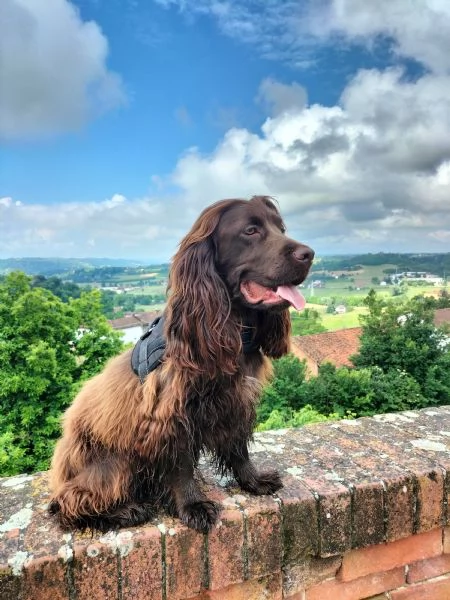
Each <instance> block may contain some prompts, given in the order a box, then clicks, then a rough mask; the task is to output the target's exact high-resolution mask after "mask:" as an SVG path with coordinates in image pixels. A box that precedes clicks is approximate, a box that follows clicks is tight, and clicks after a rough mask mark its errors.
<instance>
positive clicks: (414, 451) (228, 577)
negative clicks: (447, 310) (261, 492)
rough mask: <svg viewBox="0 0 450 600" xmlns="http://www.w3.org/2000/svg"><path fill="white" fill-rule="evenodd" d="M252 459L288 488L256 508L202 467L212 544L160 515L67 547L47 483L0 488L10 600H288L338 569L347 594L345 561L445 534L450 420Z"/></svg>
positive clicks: (7, 482)
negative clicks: (211, 508)
mask: <svg viewBox="0 0 450 600" xmlns="http://www.w3.org/2000/svg"><path fill="white" fill-rule="evenodd" d="M252 456H253V459H254V460H255V462H256V463H257V464H258V466H259V467H274V466H276V467H277V468H278V469H279V470H280V472H281V473H282V476H283V481H284V488H283V489H282V490H280V492H279V493H278V494H277V495H276V496H274V497H260V498H256V497H251V496H249V495H247V494H243V493H242V492H241V491H240V490H239V488H237V487H233V482H232V481H228V480H223V479H217V478H216V477H215V475H214V474H213V472H212V471H211V469H210V468H209V466H207V465H206V464H205V465H202V471H203V474H204V477H205V486H206V487H207V488H208V490H207V492H208V493H209V495H210V496H211V497H213V498H214V499H216V500H219V501H220V502H221V503H222V505H223V507H224V510H223V512H222V515H221V521H220V523H219V525H218V526H217V527H216V528H215V529H214V530H213V531H212V532H211V534H209V535H208V536H204V535H201V534H197V533H195V532H193V531H191V530H189V529H187V528H186V527H184V526H183V525H181V524H180V523H179V522H178V521H177V520H174V519H170V518H167V517H165V516H164V515H161V516H160V518H158V519H155V520H154V521H153V522H151V523H149V524H148V525H147V526H146V527H140V528H133V529H129V530H121V531H119V532H117V533H109V534H106V535H104V536H100V537H95V536H94V537H92V536H90V535H86V534H84V535H81V534H79V533H74V534H67V533H66V534H65V533H63V532H61V531H60V530H59V529H58V528H57V527H56V526H55V524H54V522H53V521H52V520H51V519H50V518H49V517H48V516H47V514H46V512H45V508H46V503H47V497H48V496H47V474H46V473H38V474H36V475H24V476H17V477H11V478H5V479H0V596H1V598H4V599H5V600H12V599H14V600H16V599H19V598H20V599H21V600H41V599H42V600H44V599H45V600H48V599H49V598H51V599H52V600H59V599H64V600H66V599H69V600H72V599H77V600H79V599H84V598H86V599H92V598H96V599H97V598H105V599H106V598H108V599H109V598H118V599H120V600H125V599H131V598H133V599H135V598H142V599H143V600H144V599H146V600H152V599H153V598H155V599H156V598H158V599H162V600H166V599H167V600H169V599H170V600H172V599H173V600H176V599H180V600H182V599H183V600H184V599H189V598H199V599H200V598H216V597H217V598H225V597H226V598H228V597H229V598H241V597H242V598H244V597H246V598H260V597H261V598H262V597H265V598H266V597H267V598H282V597H290V596H291V595H292V594H295V595H296V594H297V593H300V592H298V590H300V589H303V587H302V586H307V585H315V584H317V585H318V584H319V583H320V581H321V580H322V579H326V578H328V577H330V576H331V575H335V574H336V572H337V571H338V569H339V568H340V567H341V563H342V557H343V556H345V561H344V565H343V566H342V568H341V570H340V581H341V582H345V580H346V579H348V578H351V577H353V576H352V575H348V573H351V572H352V571H351V568H350V566H349V565H351V559H350V558H348V556H349V554H348V553H349V551H350V550H355V549H362V548H367V547H369V546H374V548H373V551H374V555H376V551H377V550H376V546H378V547H380V548H383V545H385V543H386V542H387V543H389V542H394V541H397V540H401V539H404V538H408V537H410V536H413V534H423V533H425V532H428V531H433V530H442V529H443V528H444V527H445V526H446V525H447V519H448V515H447V505H448V497H449V492H450V481H449V476H448V475H447V472H448V471H450V407H440V408H433V409H431V408H430V409H425V410H421V411H408V412H404V413H398V414H390V415H382V416H378V417H374V418H363V419H357V420H354V421H338V422H334V423H320V424H316V425H312V426H308V427H304V428H302V429H292V430H280V431H271V432H265V433H258V434H256V435H255V441H254V444H253V445H252ZM436 535H438V536H439V535H440V534H438V533H437V532H436ZM441 537H442V536H441ZM418 539H419V538H418ZM445 545H447V546H450V543H449V542H448V541H447V538H446V539H445V541H444V546H445ZM361 551H362V550H361ZM367 551H368V550H367ZM441 551H442V550H441ZM443 551H444V552H450V547H445V548H444V550H443ZM362 552H363V551H362ZM414 552H415V551H411V557H412V558H411V560H415V561H417V560H418V558H421V556H419V557H418V556H416V555H415V554H414ZM367 556H368V558H367V566H366V567H365V570H363V571H362V572H361V574H360V576H363V577H370V576H371V575H370V573H369V572H370V564H371V558H370V554H367ZM430 556H431V555H430ZM432 556H434V555H433V554H432ZM423 558H426V557H423ZM365 564H366V563H365ZM402 564H403V563H402ZM446 564H447V563H446ZM392 568H393V567H392ZM396 573H397V572H396ZM396 577H397V575H396ZM350 583H351V582H350ZM330 585H331V584H330ZM336 585H338V584H336ZM339 585H344V583H339ZM348 585H350V584H348ZM241 588H242V590H244V591H242V592H241V591H239V590H240V589H241ZM305 589H306V588H305ZM206 590H208V591H206ZM225 590H228V591H225ZM233 590H234V591H233ZM236 590H238V591H236ZM245 590H246V591H245ZM258 590H259V591H258ZM261 590H263V591H261ZM301 593H303V592H301ZM241 594H244V595H241ZM263 594H264V595H263ZM267 594H269V595H267Z"/></svg>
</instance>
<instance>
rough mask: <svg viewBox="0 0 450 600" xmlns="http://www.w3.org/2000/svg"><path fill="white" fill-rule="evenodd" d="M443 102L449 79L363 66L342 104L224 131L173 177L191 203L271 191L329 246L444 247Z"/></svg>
mask: <svg viewBox="0 0 450 600" xmlns="http://www.w3.org/2000/svg"><path fill="white" fill-rule="evenodd" d="M449 98H450V77H448V76H443V75H431V74H430V75H426V76H424V77H422V78H421V79H419V80H418V81H416V82H411V81H407V80H406V79H404V77H403V73H402V71H401V70H399V69H393V70H386V71H384V72H383V71H378V70H368V71H360V72H359V73H358V74H357V75H356V76H355V77H354V79H353V80H351V81H350V82H349V84H348V86H347V88H346V89H345V90H344V92H343V94H342V98H341V102H340V103H339V105H337V106H332V107H325V106H320V105H312V106H306V107H303V108H302V107H298V108H292V109H290V110H289V111H287V112H281V113H280V114H277V115H276V116H274V117H271V118H268V119H267V120H266V121H265V123H264V124H263V126H262V129H261V132H260V134H259V135H257V134H254V133H252V132H250V131H248V130H247V129H243V128H241V129H237V128H235V129H231V130H229V131H228V132H227V134H226V135H225V137H224V138H223V140H222V141H221V142H220V143H219V144H218V146H217V147H216V149H215V150H214V152H213V153H212V154H211V155H208V156H203V155H201V154H200V153H199V152H198V150H196V149H195V148H194V149H191V150H190V151H189V152H188V153H187V154H186V155H185V156H183V157H182V158H181V159H180V160H179V162H178V164H177V167H176V169H175V171H174V174H173V181H174V183H175V184H177V185H178V186H179V187H180V188H181V189H182V190H183V193H184V195H185V197H186V198H187V200H188V202H189V204H190V205H192V206H197V207H198V208H200V207H201V206H203V205H204V204H206V203H208V201H211V200H212V199H216V198H218V197H233V196H236V195H238V196H249V195H252V194H254V193H267V194H271V195H274V196H276V197H277V198H278V199H279V201H280V205H281V208H282V209H283V212H284V213H285V214H286V215H287V222H288V225H290V226H291V229H292V230H293V232H294V233H295V234H296V235H298V236H301V237H306V238H307V239H308V241H310V242H311V243H313V245H314V244H315V245H317V246H318V247H319V248H322V249H323V250H325V251H328V252H332V251H336V250H338V251H341V250H342V251H344V250H346V251H350V250H355V248H358V247H361V249H365V250H382V249H388V248H390V249H401V248H408V249H409V250H414V249H421V250H422V251H424V250H427V249H430V248H431V247H432V248H433V249H434V250H436V251H439V250H440V251H445V250H447V249H448V248H446V246H445V244H446V243H447V244H448V238H447V236H446V235H445V231H447V229H448V230H449V231H450V213H449V210H448V207H449V204H450V101H449ZM443 232H444V233H443ZM333 244H338V246H337V247H333Z"/></svg>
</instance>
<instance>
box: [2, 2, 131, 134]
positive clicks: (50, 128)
mask: <svg viewBox="0 0 450 600" xmlns="http://www.w3.org/2000/svg"><path fill="white" fill-rule="evenodd" d="M2 17H3V18H2V25H1V26H0V87H1V95H0V138H3V139H6V140H11V139H23V138H25V139H28V138H35V137H39V136H43V135H44V136H45V135H49V134H56V133H60V132H66V131H73V130H76V129H78V128H79V127H80V126H82V125H83V124H84V123H85V122H86V121H87V120H88V119H89V118H90V117H92V116H96V115H98V114H99V113H102V112H104V111H107V110H110V109H111V108H114V107H117V106H120V105H121V104H123V102H124V101H125V92H124V89H123V84H122V81H121V79H120V76H119V75H117V74H116V73H114V72H112V71H110V70H109V69H108V68H107V65H106V59H107V55H108V41H107V39H106V38H105V36H104V35H103V33H102V32H101V30H100V28H99V26H98V25H97V24H96V23H94V22H92V21H90V22H83V21H82V20H81V18H80V15H79V13H78V11H77V10H76V9H75V7H74V6H73V5H72V4H71V3H70V2H69V1H68V0H46V1H45V2H35V1H34V0H3V1H2Z"/></svg>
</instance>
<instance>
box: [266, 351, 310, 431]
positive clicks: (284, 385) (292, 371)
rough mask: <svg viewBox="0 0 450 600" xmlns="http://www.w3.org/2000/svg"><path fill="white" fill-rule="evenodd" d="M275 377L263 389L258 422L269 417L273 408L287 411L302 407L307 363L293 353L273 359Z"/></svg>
mask: <svg viewBox="0 0 450 600" xmlns="http://www.w3.org/2000/svg"><path fill="white" fill-rule="evenodd" d="M273 368H274V377H273V379H272V381H271V382H270V383H269V385H267V386H266V388H265V389H264V390H263V393H262V396H261V400H260V403H259V405H258V409H257V416H258V422H259V423H262V422H263V421H266V419H268V418H269V416H270V414H271V412H272V411H273V410H275V409H276V410H279V411H280V412H282V413H283V412H286V411H289V410H296V409H298V408H301V406H302V405H303V403H302V396H301V386H302V383H303V381H304V380H305V375H306V363H305V362H304V361H300V360H299V359H298V358H297V357H296V356H294V355H293V354H288V355H286V356H283V357H282V358H278V359H277V360H274V361H273Z"/></svg>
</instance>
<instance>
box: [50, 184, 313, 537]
mask: <svg viewBox="0 0 450 600" xmlns="http://www.w3.org/2000/svg"><path fill="white" fill-rule="evenodd" d="M313 256H314V252H313V251H312V250H311V249H310V248H308V247H307V246H304V245H303V244H300V243H299V242H296V241H294V240H292V239H290V238H288V237H287V236H286V235H285V229H284V225H283V222H282V219H281V217H280V214H279V212H278V210H277V207H276V206H275V204H274V203H273V201H272V200H271V199H270V198H268V197H263V196H257V197H254V198H252V199H251V200H249V201H246V200H223V201H220V202H217V203H216V204H213V205H212V206H210V207H208V208H206V209H205V210H204V211H203V212H202V214H201V215H200V217H199V218H198V219H197V221H196V222H195V224H194V225H193V227H192V229H191V231H190V232H189V233H188V235H187V236H186V237H185V238H184V239H183V241H182V242H181V244H180V247H179V250H178V252H177V254H176V255H175V257H174V260H173V264H172V267H171V271H170V277H169V296H168V303H167V308H166V312H165V326H164V335H165V340H166V346H165V353H164V356H163V361H162V364H161V365H160V366H158V367H157V368H156V369H155V370H154V371H152V372H151V373H150V374H148V376H147V377H146V378H145V381H144V382H143V383H141V381H140V379H139V377H138V376H137V375H136V374H135V373H134V372H133V370H132V368H131V364H130V356H131V352H130V351H127V352H125V353H124V354H122V355H120V356H118V357H116V358H114V359H112V360H111V361H110V362H109V363H108V365H107V366H106V368H105V369H104V371H103V372H102V373H100V374H99V375H97V376H96V377H94V378H93V379H91V380H90V381H88V382H87V383H86V384H85V385H84V387H83V389H82V390H81V391H80V393H79V394H78V396H77V398H76V399H75V401H74V402H73V404H72V406H71V407H70V408H69V409H68V410H67V412H66V414H65V416H64V434H63V437H62V439H61V440H59V442H58V444H57V445H56V449H55V453H54V457H53V462H52V472H51V488H52V499H51V503H50V508H49V510H50V512H51V513H52V514H55V515H56V516H57V518H58V519H59V522H60V524H61V525H62V526H63V527H64V528H72V527H76V528H81V529H85V528H87V527H88V528H92V529H96V530H100V531H106V530H108V529H111V528H116V527H123V526H127V527H129V526H133V525H137V524H140V523H143V522H145V521H146V520H148V519H149V518H150V516H151V515H152V514H154V512H155V507H156V506H164V507H165V508H166V509H168V510H169V512H170V514H173V515H178V516H179V518H180V519H181V520H182V521H183V522H184V523H186V524H187V525H189V526H190V527H193V528H194V529H197V530H199V531H203V532H206V531H209V530H210V529H211V527H212V526H213V525H214V523H215V522H216V520H217V517H218V512H219V507H218V506H217V504H215V503H214V502H212V501H210V500H208V498H207V497H206V496H205V495H204V494H203V492H202V491H201V489H200V487H199V485H198V483H197V481H196V478H195V476H194V475H195V470H196V467H197V463H198V460H199V456H200V453H201V452H202V451H205V450H207V451H210V452H212V453H213V455H214V457H215V461H216V464H217V466H218V467H219V468H220V469H221V470H222V472H228V471H231V472H232V474H233V475H234V477H235V478H236V480H237V482H238V483H239V485H240V486H241V488H242V489H243V490H247V491H249V492H252V493H254V494H270V493H273V492H275V491H276V490H277V489H279V488H280V487H281V481H280V477H279V475H278V473H277V472H276V471H267V472H262V473H261V472H258V471H257V470H256V469H255V467H254V465H253V464H252V462H251V461H250V459H249V455H248V449H247V444H248V442H249V440H250V438H251V435H252V430H253V426H254V423H255V405H256V402H257V400H258V396H259V393H260V391H261V387H262V385H263V384H264V383H265V382H266V381H267V379H268V377H269V376H270V374H271V366H270V361H269V360H268V358H267V357H280V356H282V355H283V354H285V353H286V352H288V349H289V334H290V318H289V306H290V305H291V304H292V305H294V306H296V307H297V308H302V307H303V305H304V300H303V297H302V296H301V295H300V294H299V292H298V291H297V290H296V286H297V285H298V284H300V283H301V282H302V281H303V280H304V279H305V277H306V275H307V273H308V270H309V268H310V266H311V262H312V259H313ZM249 340H250V343H248V342H249Z"/></svg>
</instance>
